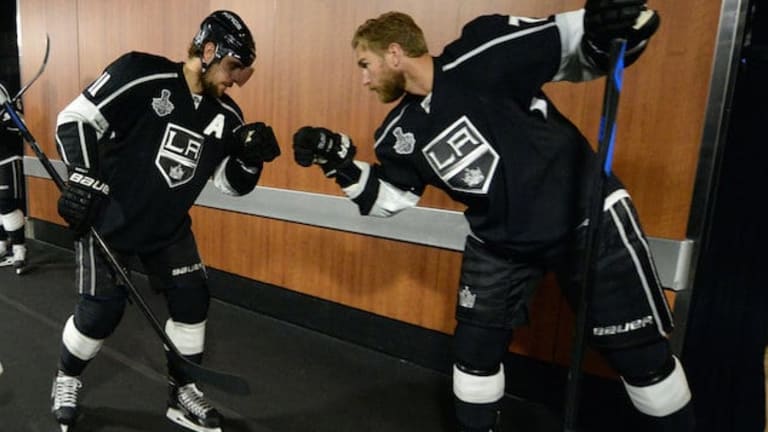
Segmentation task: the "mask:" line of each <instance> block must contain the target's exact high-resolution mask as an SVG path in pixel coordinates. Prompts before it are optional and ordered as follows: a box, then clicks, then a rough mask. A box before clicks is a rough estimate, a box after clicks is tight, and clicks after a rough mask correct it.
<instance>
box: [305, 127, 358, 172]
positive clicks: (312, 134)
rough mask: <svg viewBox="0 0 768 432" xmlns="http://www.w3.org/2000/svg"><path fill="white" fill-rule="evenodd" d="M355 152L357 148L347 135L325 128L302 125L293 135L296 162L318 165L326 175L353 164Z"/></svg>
mask: <svg viewBox="0 0 768 432" xmlns="http://www.w3.org/2000/svg"><path fill="white" fill-rule="evenodd" d="M355 153H357V149H356V148H355V145H354V144H353V143H352V140H350V139H349V137H348V136H346V135H344V134H339V133H335V132H333V131H330V130H328V129H325V128H320V127H311V126H304V127H303V128H301V129H299V130H298V131H296V133H295V134H294V135H293V158H294V159H295V160H296V163H297V164H299V165H301V166H304V167H308V166H310V165H312V164H313V163H315V164H317V165H320V167H321V168H322V169H323V172H324V173H325V176H326V177H334V176H336V175H337V173H338V172H339V171H343V170H344V169H346V168H347V167H349V166H354V164H353V163H352V161H353V160H354V159H355Z"/></svg>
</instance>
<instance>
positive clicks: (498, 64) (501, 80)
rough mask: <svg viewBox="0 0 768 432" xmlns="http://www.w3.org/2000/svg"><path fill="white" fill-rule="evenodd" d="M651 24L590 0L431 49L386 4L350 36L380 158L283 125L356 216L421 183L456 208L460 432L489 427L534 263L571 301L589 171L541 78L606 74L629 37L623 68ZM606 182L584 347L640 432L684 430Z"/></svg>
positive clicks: (676, 366)
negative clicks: (374, 109) (460, 208)
mask: <svg viewBox="0 0 768 432" xmlns="http://www.w3.org/2000/svg"><path fill="white" fill-rule="evenodd" d="M659 22H660V21H659V17H658V15H657V14H656V12H654V11H652V10H649V9H647V8H646V5H645V2H644V1H641V0H621V1H620V0H589V1H587V3H586V7H585V8H584V9H582V10H577V11H572V12H565V13H560V14H556V15H553V16H550V17H548V18H542V19H538V18H525V17H515V16H501V15H488V16H481V17H478V18H476V19H474V20H473V21H471V22H469V23H468V24H466V26H465V27H464V28H463V31H462V34H461V36H460V37H459V38H458V39H457V40H455V41H454V42H452V43H450V44H449V45H448V46H447V47H446V48H445V50H444V52H443V53H442V54H441V55H439V56H437V57H433V56H431V55H429V53H428V50H427V45H426V42H425V39H424V35H423V34H422V31H421V29H420V28H419V27H418V26H417V25H416V24H415V23H414V21H413V20H412V19H411V17H409V16H408V15H405V14H403V13H398V12H390V13H386V14H383V15H381V16H379V17H378V18H375V19H370V20H368V21H366V22H365V23H364V24H362V25H361V26H360V27H359V28H358V29H357V31H356V32H355V34H354V37H353V40H352V46H353V48H354V50H355V53H356V57H357V64H358V66H359V67H360V68H361V69H362V76H363V81H362V82H363V85H364V86H366V87H368V88H369V89H370V90H372V91H374V92H375V93H376V94H377V95H378V97H379V99H380V100H381V101H382V102H385V103H387V102H395V101H398V103H397V105H396V106H395V107H394V108H393V109H392V110H391V112H390V113H389V115H388V116H387V117H386V119H385V120H384V122H383V123H382V125H381V126H380V127H379V128H378V129H377V130H376V133H375V153H376V156H377V159H378V163H377V164H369V163H366V162H362V161H356V160H354V157H355V153H356V150H355V146H354V145H353V143H352V141H351V140H350V138H349V137H347V136H346V135H344V134H341V133H336V132H333V131H331V130H328V129H325V128H322V127H311V126H306V127H303V128H301V129H299V130H298V131H297V132H296V133H295V135H294V141H293V149H294V158H295V160H296V162H297V163H298V164H299V165H302V166H309V165H311V164H317V165H320V167H321V168H322V170H323V172H324V173H325V175H326V176H327V177H332V178H334V179H335V181H336V182H337V183H338V184H339V185H340V186H341V187H342V189H343V191H344V192H345V193H346V194H347V196H348V197H349V198H350V199H351V200H352V201H353V202H355V203H356V204H357V205H358V207H359V210H360V212H361V213H362V214H364V215H370V216H381V217H387V216H391V215H394V214H396V213H398V212H400V211H402V210H404V209H406V208H409V207H413V206H415V205H416V204H417V202H418V201H419V198H420V196H421V195H422V193H423V192H424V189H425V187H426V186H427V185H432V186H435V187H437V188H440V189H442V190H444V191H445V192H446V193H447V194H448V195H450V196H451V197H452V198H453V199H455V200H457V201H459V202H461V203H463V204H465V205H466V206H467V209H466V211H465V216H466V218H467V221H468V222H469V226H470V229H471V233H470V235H469V236H468V237H467V239H466V246H465V250H464V254H463V262H462V268H461V280H460V281H459V290H458V299H457V309H456V319H457V326H456V329H455V333H454V368H453V393H454V400H455V413H456V420H457V430H459V431H463V432H488V431H500V430H502V429H501V427H500V425H499V418H500V415H499V414H500V406H501V403H500V402H501V400H502V398H503V396H504V389H505V376H504V366H503V364H502V360H503V357H504V355H505V354H506V352H507V349H508V346H509V343H510V341H511V339H512V336H513V333H514V329H515V328H517V327H519V326H521V325H523V324H525V323H526V322H527V320H528V310H527V305H528V301H529V299H530V296H531V294H532V293H533V291H534V290H535V288H536V287H537V285H538V284H539V283H540V282H541V280H542V277H543V275H544V273H545V272H548V271H553V272H555V273H556V275H557V276H558V280H559V285H560V287H561V289H563V290H564V292H565V294H566V295H567V297H568V298H570V299H575V298H577V297H578V296H577V291H578V290H579V288H580V283H581V282H580V277H581V274H582V271H581V267H582V258H581V255H582V253H583V248H584V238H585V231H586V226H587V224H588V221H587V220H586V215H587V211H586V207H587V205H586V203H587V202H588V192H589V191H588V186H589V185H591V184H592V179H594V175H595V172H596V170H597V169H599V167H596V166H595V165H596V155H595V154H594V152H593V151H592V149H591V147H590V145H589V143H588V142H587V140H586V139H585V138H584V136H583V135H582V134H581V133H580V132H579V130H578V129H577V128H576V127H575V126H574V125H573V124H572V123H571V122H570V121H569V120H567V119H566V118H565V117H564V116H563V115H562V114H560V113H559V112H558V110H557V109H556V108H555V107H554V106H553V104H552V102H551V101H549V100H548V99H547V97H546V95H545V94H544V93H543V92H542V85H544V84H545V83H547V82H550V81H561V80H569V81H577V82H578V81H585V80H589V79H593V78H596V77H599V76H601V75H604V74H605V72H606V69H607V67H608V51H609V50H608V48H609V44H610V41H611V40H612V39H613V38H617V37H621V38H625V39H627V40H628V48H627V54H626V57H625V63H626V64H631V63H632V62H634V61H635V60H636V59H637V58H638V57H639V56H640V54H641V53H642V52H643V51H644V49H645V48H646V45H647V43H648V40H649V38H650V37H651V36H652V35H653V33H654V32H655V31H656V29H657V27H658V25H659ZM609 186H610V187H609V188H608V189H609V190H608V192H607V194H606V195H605V196H604V197H603V198H604V200H605V202H604V213H605V216H604V217H603V218H602V223H601V226H600V239H599V244H600V253H599V256H598V257H597V259H598V260H599V261H598V263H597V268H598V269H599V270H598V274H597V275H596V278H595V280H596V284H595V286H594V289H593V291H594V296H593V298H591V299H590V301H591V303H590V305H591V306H590V309H589V310H590V312H591V314H590V316H589V318H588V327H587V328H588V334H590V335H591V338H590V341H589V342H590V344H591V346H592V347H594V348H595V349H597V350H598V351H599V352H600V353H601V354H602V355H603V356H604V357H605V358H606V359H607V361H608V362H609V363H610V364H611V365H612V366H613V368H615V370H616V371H617V372H618V373H619V375H620V376H621V379H622V382H623V384H624V386H625V388H626V391H627V393H628V395H629V398H630V400H631V401H632V403H633V405H634V406H635V408H636V409H637V410H638V411H640V413H642V415H643V418H644V419H645V420H647V423H648V424H647V425H644V426H643V429H642V430H644V431H689V430H691V429H692V427H693V426H692V424H693V420H692V409H691V403H690V400H691V395H690V391H689V388H688V384H687V381H686V377H685V373H684V371H683V367H682V365H681V363H680V361H679V360H678V359H677V358H676V357H675V356H674V355H673V354H672V352H671V350H670V346H669V343H668V335H669V333H670V331H671V330H672V319H671V318H672V316H671V313H670V310H669V308H668V305H667V303H666V300H665V297H664V295H663V293H662V289H661V286H660V285H659V281H658V278H657V275H656V271H655V268H654V264H653V262H652V259H651V256H650V254H649V250H648V248H647V244H646V239H645V235H644V233H643V232H642V230H641V226H640V224H639V222H638V220H637V214H636V212H635V209H634V206H633V203H632V201H631V199H630V196H629V194H628V193H627V191H626V190H625V189H624V187H623V186H622V184H621V183H620V182H619V180H618V179H617V178H615V177H612V178H610V179H609ZM512 427H513V428H514V425H512Z"/></svg>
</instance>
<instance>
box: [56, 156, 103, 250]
mask: <svg viewBox="0 0 768 432" xmlns="http://www.w3.org/2000/svg"><path fill="white" fill-rule="evenodd" d="M108 196H109V186H108V185H107V184H106V183H104V182H102V181H100V180H97V179H95V178H94V177H92V176H91V175H90V174H89V173H88V171H87V170H85V169H83V168H75V169H74V170H73V171H72V173H71V174H70V175H69V179H68V180H67V182H66V183H65V184H64V187H63V188H62V189H61V197H59V202H58V210H59V214H60V215H61V217H62V218H64V220H65V221H67V223H68V224H69V227H70V229H72V230H73V231H74V232H75V233H76V234H77V235H83V234H85V233H86V232H87V231H88V229H89V228H90V227H91V225H93V222H94V221H95V220H96V216H97V215H98V212H99V209H100V208H101V206H102V203H103V202H105V201H106V199H107V197H108Z"/></svg>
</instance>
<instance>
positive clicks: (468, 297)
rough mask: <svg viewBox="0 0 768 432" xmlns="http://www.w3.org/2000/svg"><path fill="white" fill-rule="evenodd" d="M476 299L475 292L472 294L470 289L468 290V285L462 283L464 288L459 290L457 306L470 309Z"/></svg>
mask: <svg viewBox="0 0 768 432" xmlns="http://www.w3.org/2000/svg"><path fill="white" fill-rule="evenodd" d="M476 299H477V294H472V291H470V290H469V286H467V285H464V288H463V289H462V290H461V291H459V306H461V307H464V308H467V309H472V308H474V307H475V300H476Z"/></svg>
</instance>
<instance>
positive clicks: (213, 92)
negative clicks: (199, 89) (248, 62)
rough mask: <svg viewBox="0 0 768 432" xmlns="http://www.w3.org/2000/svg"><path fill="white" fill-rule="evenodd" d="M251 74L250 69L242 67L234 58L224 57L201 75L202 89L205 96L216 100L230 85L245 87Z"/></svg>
mask: <svg viewBox="0 0 768 432" xmlns="http://www.w3.org/2000/svg"><path fill="white" fill-rule="evenodd" d="M252 74H253V68H252V67H246V66H244V65H243V64H242V63H240V60H238V59H236V58H234V57H231V56H224V57H223V58H222V59H221V61H218V62H216V63H214V64H212V65H211V66H210V67H209V68H208V70H206V71H205V73H204V74H203V88H204V89H205V92H206V93H207V94H209V95H210V96H214V97H217V98H218V97H221V96H222V95H224V93H226V91H227V89H228V88H230V87H232V84H237V85H238V86H243V85H245V83H246V82H247V81H248V79H250V78H251V75H252Z"/></svg>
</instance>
